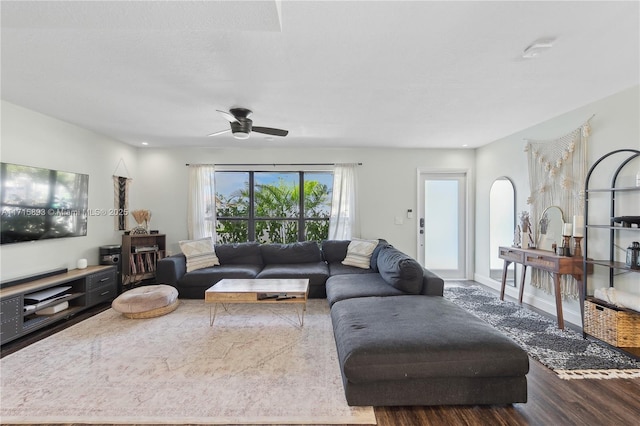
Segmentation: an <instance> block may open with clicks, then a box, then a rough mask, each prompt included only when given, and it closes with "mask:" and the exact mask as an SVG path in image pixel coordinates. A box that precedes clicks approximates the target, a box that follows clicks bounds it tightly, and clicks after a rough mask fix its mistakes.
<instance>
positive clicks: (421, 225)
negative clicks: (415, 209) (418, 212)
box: [420, 217, 424, 228]
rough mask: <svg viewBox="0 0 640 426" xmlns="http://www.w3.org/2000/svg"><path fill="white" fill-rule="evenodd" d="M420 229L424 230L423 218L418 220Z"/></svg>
mask: <svg viewBox="0 0 640 426" xmlns="http://www.w3.org/2000/svg"><path fill="white" fill-rule="evenodd" d="M420 228H424V217H421V218H420Z"/></svg>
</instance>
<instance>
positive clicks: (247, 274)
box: [178, 264, 262, 297]
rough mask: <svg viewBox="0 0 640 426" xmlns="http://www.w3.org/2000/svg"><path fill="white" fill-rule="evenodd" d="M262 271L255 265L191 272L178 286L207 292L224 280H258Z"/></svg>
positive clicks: (222, 266) (221, 267)
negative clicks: (200, 288) (198, 288)
mask: <svg viewBox="0 0 640 426" xmlns="http://www.w3.org/2000/svg"><path fill="white" fill-rule="evenodd" d="M261 269H262V265H253V264H248V265H220V266H216V267H214V268H204V269H198V270H197V271H193V272H190V273H188V274H186V275H184V276H183V277H182V278H180V279H179V280H178V284H179V285H180V286H181V287H202V288H204V289H205V290H206V289H207V288H209V287H211V286H212V285H214V284H215V283H217V282H218V281H220V280H221V279H223V278H256V277H257V275H258V273H259V272H260V270H261ZM180 296H181V297H182V295H180ZM203 296H204V291H203Z"/></svg>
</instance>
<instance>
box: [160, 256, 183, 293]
mask: <svg viewBox="0 0 640 426" xmlns="http://www.w3.org/2000/svg"><path fill="white" fill-rule="evenodd" d="M186 272H187V258H186V257H184V255H183V254H175V255H173V256H169V257H165V258H163V259H160V260H159V261H158V264H157V265H156V281H157V283H158V284H169V285H172V286H174V287H175V286H176V284H177V283H178V280H179V279H180V278H182V277H183V276H184V274H186Z"/></svg>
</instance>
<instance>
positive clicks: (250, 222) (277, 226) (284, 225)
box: [215, 171, 333, 243]
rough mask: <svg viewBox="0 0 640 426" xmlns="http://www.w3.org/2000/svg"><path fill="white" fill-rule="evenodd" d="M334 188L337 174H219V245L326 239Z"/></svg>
mask: <svg viewBox="0 0 640 426" xmlns="http://www.w3.org/2000/svg"><path fill="white" fill-rule="evenodd" d="M332 187H333V173H331V172H257V171H256V172H254V171H250V172H226V171H218V172H215V188H216V233H217V235H218V242H219V243H232V242H245V241H256V242H259V243H292V242H296V241H321V240H323V239H326V238H327V236H328V235H329V215H330V213H331V192H332ZM301 189H302V190H301Z"/></svg>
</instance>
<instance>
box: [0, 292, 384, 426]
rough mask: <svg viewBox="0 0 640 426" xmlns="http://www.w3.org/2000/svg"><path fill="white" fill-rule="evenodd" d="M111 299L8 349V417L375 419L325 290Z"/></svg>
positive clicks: (4, 380) (3, 411)
mask: <svg viewBox="0 0 640 426" xmlns="http://www.w3.org/2000/svg"><path fill="white" fill-rule="evenodd" d="M209 308H210V305H208V304H205V303H204V301H202V300H198V301H196V300H183V301H182V302H181V304H180V306H179V307H178V309H177V310H175V311H174V312H172V313H170V314H168V315H164V316H161V317H157V318H149V319H127V318H125V317H123V316H122V315H120V314H118V313H117V312H115V311H113V310H112V309H109V310H107V311H104V312H102V313H100V314H98V315H96V316H94V317H91V318H89V319H87V320H85V321H82V322H80V323H78V324H76V325H74V326H72V327H70V328H68V329H65V330H63V331H61V332H59V333H57V334H54V335H52V336H50V337H48V338H46V339H43V340H41V341H39V342H37V343H34V344H32V345H30V346H27V347H26V348H24V349H21V350H19V351H17V352H15V353H13V354H10V355H8V356H6V357H4V358H3V359H1V360H0V371H1V374H2V377H1V384H2V389H1V391H2V404H1V407H0V418H2V423H4V424H6V423H22V424H25V423H28V424H31V423H111V424H122V423H134V424H142V423H154V424H344V423H348V424H375V423H376V420H375V414H374V412H373V408H372V407H349V406H348V405H347V402H346V400H345V396H344V390H343V387H342V379H341V375H340V367H339V364H338V360H337V354H336V348H335V343H334V340H333V331H332V327H331V319H330V316H329V309H328V306H327V302H326V300H310V301H309V303H308V308H307V312H306V315H305V318H304V327H302V328H301V327H300V323H299V321H298V317H297V315H296V311H295V308H294V307H293V306H292V305H275V304H269V305H267V304H265V305H255V304H254V305H229V306H228V312H225V311H222V312H220V311H221V310H218V314H217V317H216V321H215V324H214V325H213V327H210V325H209V312H210V310H209Z"/></svg>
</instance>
